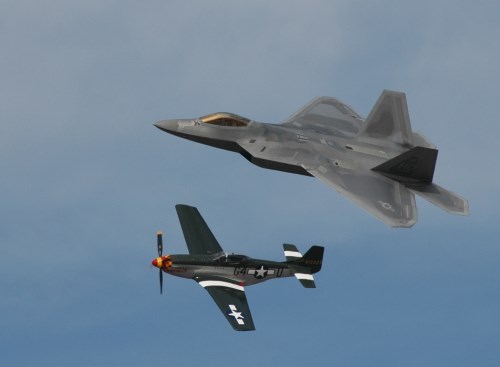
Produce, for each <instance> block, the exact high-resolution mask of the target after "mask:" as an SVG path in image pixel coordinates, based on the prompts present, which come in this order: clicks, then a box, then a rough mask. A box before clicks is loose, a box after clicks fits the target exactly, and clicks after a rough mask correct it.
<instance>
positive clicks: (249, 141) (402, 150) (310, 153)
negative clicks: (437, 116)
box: [155, 90, 469, 227]
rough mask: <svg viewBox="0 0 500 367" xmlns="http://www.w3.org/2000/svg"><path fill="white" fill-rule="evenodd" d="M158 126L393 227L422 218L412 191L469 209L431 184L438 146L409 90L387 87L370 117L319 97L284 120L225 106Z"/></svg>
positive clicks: (447, 206) (453, 209)
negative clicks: (413, 121)
mask: <svg viewBox="0 0 500 367" xmlns="http://www.w3.org/2000/svg"><path fill="white" fill-rule="evenodd" d="M155 126H156V127H158V128H160V129H161V130H163V131H166V132H168V133H170V134H173V135H177V136H180V137H182V138H185V139H189V140H193V141H196V142H198V143H202V144H207V145H211V146H214V147H217V148H221V149H226V150H230V151H233V152H237V153H240V154H241V155H243V156H244V157H245V158H246V159H248V160H249V161H250V162H252V163H254V164H256V165H257V166H259V167H263V168H268V169H273V170H278V171H284V172H291V173H297V174H302V175H307V176H314V177H316V178H318V179H320V180H321V181H323V182H324V183H326V184H327V185H329V186H331V187H332V188H334V189H335V190H337V191H338V192H340V193H341V194H343V195H345V196H346V197H348V198H349V199H351V200H352V201H354V202H355V203H356V204H358V205H359V206H361V207H362V208H363V209H365V210H366V211H368V212H369V213H370V214H372V215H374V216H375V217H377V218H378V219H379V220H381V221H382V222H384V223H386V224H387V225H389V226H392V227H411V226H412V225H414V224H415V223H416V222H417V207H416V204H415V196H414V194H417V195H420V196H421V197H423V198H424V199H426V200H428V201H429V202H431V203H432V204H434V205H437V206H439V207H440V208H442V209H444V210H446V211H447V212H449V213H453V214H462V215H467V214H468V212H469V208H468V203H467V200H465V199H463V198H461V197H460V196H458V195H455V194H454V193H452V192H450V191H448V190H445V189H444V188H442V187H440V186H439V185H437V184H435V183H433V182H432V179H433V176H434V168H435V165H436V159H437V153H438V151H437V149H436V147H435V146H434V145H433V144H432V143H431V142H430V141H429V140H428V139H427V138H426V137H425V136H423V135H421V134H419V133H417V132H413V131H412V129H411V126H410V118H409V114H408V107H407V104H406V96H405V94H404V93H400V92H393V91H387V90H384V91H383V92H382V94H381V95H380V97H379V99H378V101H377V103H376V104H375V106H374V107H373V109H372V111H371V112H370V114H369V115H368V117H367V118H366V119H363V118H362V117H361V116H360V115H359V114H358V113H356V112H355V111H354V110H353V109H352V108H351V107H349V106H348V105H346V104H345V103H343V102H341V101H340V100H338V99H336V98H333V97H319V98H316V99H314V100H312V101H311V102H310V103H309V104H307V105H306V106H305V107H304V108H302V109H301V110H299V111H298V112H296V113H295V114H293V115H292V116H290V117H289V118H288V119H287V120H286V121H285V122H283V123H282V124H279V125H276V124H265V123H259V122H256V121H251V120H249V119H247V118H245V117H241V116H238V115H235V114H232V113H225V112H220V113H214V114H211V115H208V116H203V117H200V118H194V119H183V120H165V121H160V122H157V123H156V124H155Z"/></svg>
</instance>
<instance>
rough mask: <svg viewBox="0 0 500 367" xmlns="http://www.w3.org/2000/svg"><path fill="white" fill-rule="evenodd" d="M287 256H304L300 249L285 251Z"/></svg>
mask: <svg viewBox="0 0 500 367" xmlns="http://www.w3.org/2000/svg"><path fill="white" fill-rule="evenodd" d="M285 256H286V257H302V254H301V253H300V252H298V251H285Z"/></svg>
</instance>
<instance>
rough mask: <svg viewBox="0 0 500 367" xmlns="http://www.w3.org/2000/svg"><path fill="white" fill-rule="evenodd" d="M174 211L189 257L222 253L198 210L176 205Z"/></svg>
mask: <svg viewBox="0 0 500 367" xmlns="http://www.w3.org/2000/svg"><path fill="white" fill-rule="evenodd" d="M175 209H176V210H177V215H178V217H179V222H180V223H181V227H182V232H183V233H184V238H185V239H186V245H187V247H188V250H189V253H190V254H191V255H211V254H216V253H218V252H222V248H221V247H220V245H219V243H218V242H217V240H216V239H215V237H214V235H213V234H212V231H210V228H208V226H207V223H205V220H204V219H203V217H202V216H201V214H200V212H199V211H198V209H196V208H194V207H192V206H188V205H182V204H179V205H176V206H175Z"/></svg>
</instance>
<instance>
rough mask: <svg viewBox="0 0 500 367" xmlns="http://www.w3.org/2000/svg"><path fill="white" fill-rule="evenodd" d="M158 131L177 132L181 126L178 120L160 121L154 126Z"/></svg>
mask: <svg viewBox="0 0 500 367" xmlns="http://www.w3.org/2000/svg"><path fill="white" fill-rule="evenodd" d="M154 125H155V126H156V127H157V128H158V129H160V130H163V131H167V132H170V131H177V127H178V126H179V124H178V120H163V121H158V122H156V123H155V124H154Z"/></svg>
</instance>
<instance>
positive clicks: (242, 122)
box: [198, 112, 250, 127]
mask: <svg viewBox="0 0 500 367" xmlns="http://www.w3.org/2000/svg"><path fill="white" fill-rule="evenodd" d="M198 120H199V121H201V122H203V123H205V124H211V125H217V126H229V127H246V126H247V125H248V124H249V122H250V119H247V118H246V117H243V116H239V115H236V114H234V113H230V112H216V113H211V114H210V115H206V116H202V117H200V118H199V119H198Z"/></svg>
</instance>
